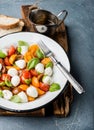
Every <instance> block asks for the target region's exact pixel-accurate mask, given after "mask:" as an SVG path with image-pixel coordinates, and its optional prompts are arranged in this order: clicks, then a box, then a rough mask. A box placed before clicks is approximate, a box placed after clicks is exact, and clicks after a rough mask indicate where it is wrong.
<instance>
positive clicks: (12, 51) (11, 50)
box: [8, 45, 16, 56]
mask: <svg viewBox="0 0 94 130" xmlns="http://www.w3.org/2000/svg"><path fill="white" fill-rule="evenodd" d="M15 51H16V49H15V47H14V46H13V45H12V46H10V48H9V51H8V56H11V55H13V54H14V53H15Z"/></svg>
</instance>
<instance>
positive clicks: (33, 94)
mask: <svg viewBox="0 0 94 130" xmlns="http://www.w3.org/2000/svg"><path fill="white" fill-rule="evenodd" d="M26 93H27V95H28V96H31V97H34V98H36V97H38V91H37V89H36V88H35V87H33V86H30V87H28V88H27V90H26Z"/></svg>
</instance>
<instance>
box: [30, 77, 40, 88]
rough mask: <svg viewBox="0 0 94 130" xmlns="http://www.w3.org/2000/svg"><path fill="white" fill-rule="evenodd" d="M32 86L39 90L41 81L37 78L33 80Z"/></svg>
mask: <svg viewBox="0 0 94 130" xmlns="http://www.w3.org/2000/svg"><path fill="white" fill-rule="evenodd" d="M32 85H33V86H34V87H37V88H38V87H39V80H38V78H37V77H35V76H34V77H33V78H32Z"/></svg>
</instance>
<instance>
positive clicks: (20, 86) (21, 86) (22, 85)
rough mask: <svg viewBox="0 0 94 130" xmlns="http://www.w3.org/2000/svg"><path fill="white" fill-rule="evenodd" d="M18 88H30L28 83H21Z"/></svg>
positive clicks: (24, 89)
mask: <svg viewBox="0 0 94 130" xmlns="http://www.w3.org/2000/svg"><path fill="white" fill-rule="evenodd" d="M18 88H20V89H21V90H23V91H26V89H27V88H28V85H26V84H21V85H19V86H18Z"/></svg>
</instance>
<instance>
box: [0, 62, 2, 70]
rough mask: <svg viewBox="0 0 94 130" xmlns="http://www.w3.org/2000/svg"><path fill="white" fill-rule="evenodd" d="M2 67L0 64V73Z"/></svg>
mask: <svg viewBox="0 0 94 130" xmlns="http://www.w3.org/2000/svg"><path fill="white" fill-rule="evenodd" d="M2 67H3V66H2V64H1V63H0V71H1V70H2Z"/></svg>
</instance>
